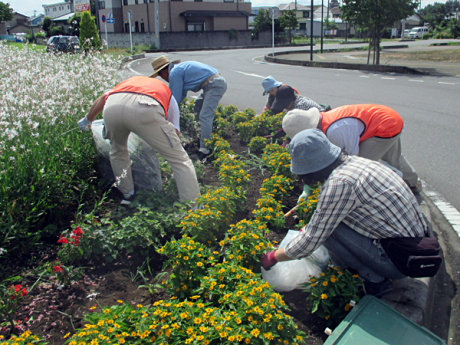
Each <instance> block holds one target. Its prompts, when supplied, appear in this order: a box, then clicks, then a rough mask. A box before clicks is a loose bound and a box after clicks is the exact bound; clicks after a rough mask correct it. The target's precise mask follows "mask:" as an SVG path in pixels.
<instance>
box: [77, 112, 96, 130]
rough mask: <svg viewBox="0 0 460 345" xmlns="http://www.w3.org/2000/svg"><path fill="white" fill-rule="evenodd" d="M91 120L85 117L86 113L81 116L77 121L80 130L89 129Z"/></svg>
mask: <svg viewBox="0 0 460 345" xmlns="http://www.w3.org/2000/svg"><path fill="white" fill-rule="evenodd" d="M92 123H93V121H90V120H88V119H87V118H86V115H85V117H84V118H82V119H81V120H80V121H78V126H79V127H80V129H81V130H82V131H85V132H86V131H89V130H90V129H91V124H92Z"/></svg>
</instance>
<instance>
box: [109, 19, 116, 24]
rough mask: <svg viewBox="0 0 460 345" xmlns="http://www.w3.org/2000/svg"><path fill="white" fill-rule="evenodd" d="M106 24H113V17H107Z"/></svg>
mask: <svg viewBox="0 0 460 345" xmlns="http://www.w3.org/2000/svg"><path fill="white" fill-rule="evenodd" d="M107 24H115V18H108V19H107Z"/></svg>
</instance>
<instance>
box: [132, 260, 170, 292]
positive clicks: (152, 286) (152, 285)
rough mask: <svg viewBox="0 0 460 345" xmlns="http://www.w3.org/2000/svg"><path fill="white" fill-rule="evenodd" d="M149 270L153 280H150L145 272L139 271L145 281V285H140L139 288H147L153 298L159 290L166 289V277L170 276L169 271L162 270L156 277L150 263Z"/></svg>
mask: <svg viewBox="0 0 460 345" xmlns="http://www.w3.org/2000/svg"><path fill="white" fill-rule="evenodd" d="M148 270H149V273H150V276H151V277H152V278H151V279H152V280H151V281H149V280H148V279H147V278H146V277H145V274H144V273H143V272H139V273H140V275H141V277H142V280H143V281H144V285H139V289H147V290H148V292H149V293H150V296H151V297H152V298H153V297H154V295H155V294H156V293H157V292H158V291H159V290H162V289H164V282H166V280H165V279H166V278H167V276H168V272H161V273H158V274H157V275H156V276H155V277H153V273H152V270H151V269H150V265H149V266H148Z"/></svg>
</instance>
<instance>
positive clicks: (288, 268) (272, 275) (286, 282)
mask: <svg viewBox="0 0 460 345" xmlns="http://www.w3.org/2000/svg"><path fill="white" fill-rule="evenodd" d="M299 233H300V232H299V231H295V230H289V231H288V233H287V234H286V236H285V237H284V239H283V241H281V243H280V245H279V248H284V247H286V245H287V244H288V243H289V242H290V241H291V240H292V239H293V238H294V237H296V236H297V235H298V234H299ZM328 263H329V253H328V252H327V249H326V248H325V247H324V246H320V247H319V248H318V249H316V250H315V251H314V252H313V253H312V254H311V255H310V256H308V257H306V258H303V259H299V260H291V261H283V262H278V263H277V264H276V265H275V266H273V267H272V268H271V269H270V270H268V271H266V270H265V269H264V268H263V267H261V271H262V278H263V279H264V280H265V281H267V282H268V283H269V284H270V285H272V286H273V289H274V290H275V291H291V290H294V289H301V288H302V287H301V284H303V283H305V282H307V281H308V280H309V279H311V277H312V276H315V277H319V275H320V274H321V272H322V271H323V270H325V269H326V268H327V265H328Z"/></svg>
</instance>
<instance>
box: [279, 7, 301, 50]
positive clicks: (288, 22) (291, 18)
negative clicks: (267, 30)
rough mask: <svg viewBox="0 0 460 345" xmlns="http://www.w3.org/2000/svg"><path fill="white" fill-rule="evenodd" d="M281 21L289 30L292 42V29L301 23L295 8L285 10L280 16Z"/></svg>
mask: <svg viewBox="0 0 460 345" xmlns="http://www.w3.org/2000/svg"><path fill="white" fill-rule="evenodd" d="M280 21H281V25H282V26H284V27H285V28H286V29H288V30H289V43H291V41H292V30H294V29H295V28H297V25H299V21H298V20H297V16H296V13H295V10H289V11H284V14H283V16H282V17H281V18H280Z"/></svg>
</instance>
